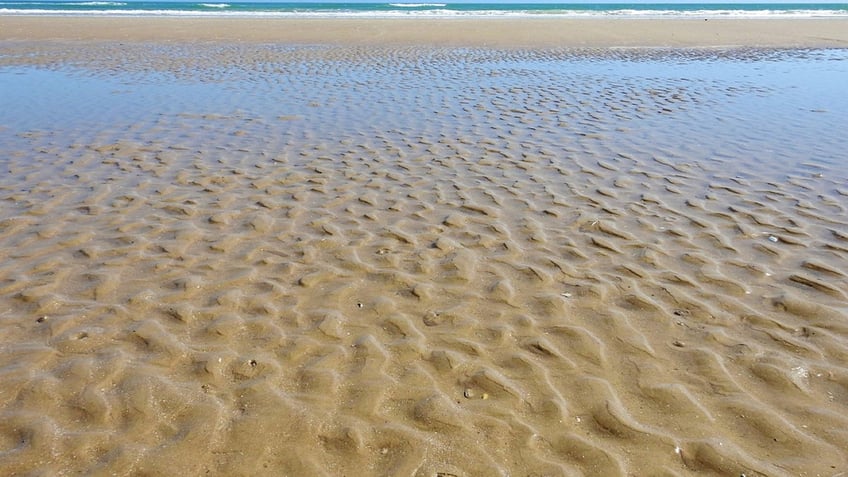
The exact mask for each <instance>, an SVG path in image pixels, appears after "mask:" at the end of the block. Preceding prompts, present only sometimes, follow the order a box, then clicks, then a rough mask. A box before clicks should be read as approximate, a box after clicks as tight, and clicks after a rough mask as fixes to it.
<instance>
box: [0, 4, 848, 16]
mask: <svg viewBox="0 0 848 477" xmlns="http://www.w3.org/2000/svg"><path fill="white" fill-rule="evenodd" d="M119 5H125V4H119ZM218 5H222V4H218ZM0 14H3V15H16V16H66V17H71V16H106V17H165V16H170V17H250V18H254V17H269V18H415V17H435V18H440V17H441V18H450V17H464V18H492V17H527V18H587V17H595V18H603V17H607V18H609V17H614V18H692V17H696V18H816V17H830V18H834V17H841V18H846V17H848V10H757V11H751V10H748V11H745V10H732V9H728V10H693V11H679V10H629V9H622V10H609V11H602V12H599V11H585V10H559V11H551V12H543V13H542V12H539V11H532V10H515V11H505V10H477V11H456V10H448V9H441V8H435V9H431V10H386V11H361V10H322V11H317V10H307V11H228V10H225V9H223V8H216V10H215V11H197V10H76V11H74V10H50V9H13V8H8V9H4V8H0Z"/></svg>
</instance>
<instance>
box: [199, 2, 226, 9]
mask: <svg viewBox="0 0 848 477" xmlns="http://www.w3.org/2000/svg"><path fill="white" fill-rule="evenodd" d="M200 6H201V7H206V8H227V7H229V6H230V4H229V3H201V4H200Z"/></svg>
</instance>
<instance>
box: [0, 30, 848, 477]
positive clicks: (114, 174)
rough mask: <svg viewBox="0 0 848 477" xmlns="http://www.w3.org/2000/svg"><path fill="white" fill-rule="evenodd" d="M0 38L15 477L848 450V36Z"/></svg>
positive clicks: (503, 467) (660, 468)
mask: <svg viewBox="0 0 848 477" xmlns="http://www.w3.org/2000/svg"><path fill="white" fill-rule="evenodd" d="M2 51H3V55H0V87H2V88H3V89H4V90H5V91H6V92H7V93H6V97H5V99H4V102H5V104H4V110H3V112H0V147H2V149H0V152H2V155H0V165H2V171H0V172H2V176H0V204H2V208H0V213H1V214H2V216H0V249H2V250H3V251H4V253H3V256H2V258H0V323H2V327H0V343H2V344H0V382H2V386H0V468H2V469H3V473H4V474H7V475H14V474H24V475H71V474H77V473H83V474H93V475H106V474H117V475H203V474H206V473H209V474H213V475H332V476H336V475H421V476H436V475H439V476H450V475H455V476H460V475H468V476H478V475H593V476H595V475H604V476H607V475H640V476H641V475H681V476H682V475H692V474H696V473H697V474H699V475H700V474H703V475H724V476H727V475H743V474H744V475H748V476H751V475H770V476H776V475H809V476H814V475H821V476H833V475H840V474H839V473H840V472H845V471H846V469H848V459H846V453H845V449H846V448H848V413H847V411H848V368H846V366H845V363H846V362H848V347H846V346H847V345H848V277H847V276H846V274H848V213H846V198H847V197H848V187H846V183H848V170H846V167H845V162H844V161H845V155H844V154H845V150H846V149H848V147H846V146H848V144H846V139H845V136H844V134H842V133H841V132H839V131H844V130H846V129H847V128H846V126H848V108H846V107H845V106H846V101H847V100H846V99H845V98H844V97H843V93H842V89H840V88H836V87H834V85H838V84H840V82H841V81H843V80H844V77H845V74H846V71H848V54H846V53H845V51H844V50H836V51H827V50H756V49H719V50H716V49H712V50H616V49H607V50H571V49H563V50H556V49H553V50H510V51H501V50H489V49H482V48H480V49H476V48H475V49H451V48H428V47H404V48H357V47H330V46H321V47H317V46H316V47H309V46H299V47H282V46H275V45H261V44H253V45H232V44H230V45H226V44H218V43H207V44H202V45H181V44H171V45H169V44H164V43H151V44H128V45H118V44H116V43H86V44H62V43H34V42H25V43H13V42H12V43H5V44H3V50H2ZM843 86H844V85H843Z"/></svg>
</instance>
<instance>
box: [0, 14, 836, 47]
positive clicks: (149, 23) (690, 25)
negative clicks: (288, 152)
mask: <svg viewBox="0 0 848 477" xmlns="http://www.w3.org/2000/svg"><path fill="white" fill-rule="evenodd" d="M0 40H102V41H157V40H164V41H243V42H288V43H299V44H328V43H329V44H334V43H338V44H347V45H350V44H359V45H374V44H381V45H438V46H492V47H733V46H757V47H785V48H789V47H792V48H798V47H801V48H844V47H848V19H844V18H810V19H714V18H704V19H655V18H651V19H634V18H617V19H594V18H593V19H575V18H508V19H507V18H462V19H456V18H445V19H421V18H415V19H407V18H392V19H386V18H374V19H350V18H305V19H292V18H260V19H247V18H151V17H134V18H120V17H119V18H109V17H103V18H101V17H98V18H90V17H85V18H81V17H41V16H39V17H24V16H21V17H18V16H5V17H2V16H0Z"/></svg>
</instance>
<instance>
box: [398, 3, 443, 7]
mask: <svg viewBox="0 0 848 477" xmlns="http://www.w3.org/2000/svg"><path fill="white" fill-rule="evenodd" d="M447 5H448V4H447V3H390V4H389V6H390V7H397V8H422V7H446V6H447Z"/></svg>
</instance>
